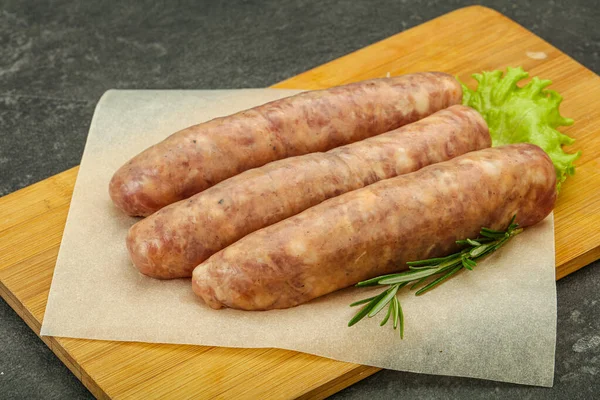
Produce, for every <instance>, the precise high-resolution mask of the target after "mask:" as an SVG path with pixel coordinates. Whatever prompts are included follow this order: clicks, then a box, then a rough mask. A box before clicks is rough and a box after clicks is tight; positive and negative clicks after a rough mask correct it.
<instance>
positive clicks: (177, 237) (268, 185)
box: [127, 105, 491, 279]
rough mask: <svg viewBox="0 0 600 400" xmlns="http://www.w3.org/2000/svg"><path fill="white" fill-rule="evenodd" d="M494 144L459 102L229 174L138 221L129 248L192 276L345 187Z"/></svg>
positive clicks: (169, 272) (149, 271)
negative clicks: (222, 253) (339, 143)
mask: <svg viewBox="0 0 600 400" xmlns="http://www.w3.org/2000/svg"><path fill="white" fill-rule="evenodd" d="M490 146H491V139H490V135H489V133H488V129H487V125H486V123H485V121H484V119H483V118H482V117H481V115H480V114H479V113H478V112H477V111H475V110H473V109H471V108H469V107H465V106H460V105H457V106H452V107H450V108H447V109H444V110H442V111H438V112H437V113H435V114H433V115H430V116H429V117H426V118H424V119H422V120H420V121H417V122H414V123H412V124H409V125H406V126H404V127H401V128H398V129H396V130H394V131H391V132H388V133H385V134H382V135H378V136H375V137H372V138H370V139H365V140H363V141H360V142H356V143H353V144H350V145H347V146H343V147H338V148H335V149H333V150H330V151H329V152H328V153H312V154H307V155H304V156H298V157H292V158H287V159H284V160H280V161H275V162H272V163H269V164H267V165H265V166H263V167H260V168H256V169H252V170H249V171H246V172H243V173H241V174H239V175H236V176H234V177H232V178H229V179H227V180H225V181H223V182H221V183H219V184H217V185H215V186H213V187H211V188H209V189H207V190H205V191H204V192H202V193H198V194H197V195H195V196H192V197H190V198H189V199H187V200H183V201H180V202H177V203H174V204H171V205H169V206H167V207H164V208H163V209H161V210H159V211H158V212H156V213H155V214H153V215H151V216H150V217H148V218H146V219H144V220H142V221H140V222H138V223H137V224H135V225H134V226H133V227H132V228H131V229H130V230H129V234H128V235H127V248H128V250H129V255H130V257H131V259H132V261H133V263H134V264H135V265H136V266H137V267H138V269H139V270H140V271H141V272H142V273H144V274H146V275H148V276H152V277H155V278H162V279H169V278H179V277H189V276H191V275H192V271H193V270H194V268H195V267H196V266H197V265H198V264H200V263H201V262H203V261H205V260H206V259H207V258H208V257H210V256H211V255H213V254H214V253H216V252H217V251H219V250H221V249H223V248H225V247H227V246H228V245H230V244H231V243H234V242H235V241H237V240H238V239H241V238H242V237H244V236H246V235H247V234H249V233H251V232H254V231H256V230H258V229H260V228H264V227H265V226H269V225H272V224H274V223H276V222H278V221H281V220H283V219H285V218H288V217H290V216H292V215H295V214H297V213H299V212H301V211H303V210H306V209H307V208H309V207H312V206H314V205H316V204H319V203H320V202H322V201H324V200H326V199H329V198H331V197H335V196H338V195H340V194H342V193H346V192H350V191H352V190H355V189H359V188H362V187H364V186H367V185H370V184H372V183H374V182H377V181H380V180H382V179H388V178H392V177H394V176H398V175H402V174H406V173H409V172H412V171H416V170H417V169H419V168H421V167H424V166H425V165H429V164H433V163H437V162H440V161H445V160H448V159H451V158H453V157H456V156H459V155H461V154H464V153H467V152H469V151H474V150H479V149H483V148H486V147H490Z"/></svg>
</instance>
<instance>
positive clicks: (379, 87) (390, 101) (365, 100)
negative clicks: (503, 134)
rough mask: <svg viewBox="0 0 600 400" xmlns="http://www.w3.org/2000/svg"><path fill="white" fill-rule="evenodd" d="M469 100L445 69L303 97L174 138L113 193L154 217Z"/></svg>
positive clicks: (118, 201) (113, 186) (141, 158)
mask: <svg viewBox="0 0 600 400" xmlns="http://www.w3.org/2000/svg"><path fill="white" fill-rule="evenodd" d="M461 98H462V89H461V87H460V84H459V83H458V82H457V81H456V79H454V78H453V77H452V76H450V75H448V74H445V73H441V72H423V73H417V74H408V75H403V76H398V77H392V78H382V79H373V80H368V81H363V82H357V83H352V84H349V85H345V86H338V87H334V88H331V89H327V90H320V91H312V92H304V93H300V94H298V95H295V96H291V97H287V98H284V99H280V100H276V101H273V102H270V103H267V104H264V105H262V106H258V107H255V108H252V109H249V110H246V111H242V112H239V113H237V114H233V115H230V116H228V117H223V118H216V119H213V120H211V121H208V122H205V123H202V124H199V125H195V126H192V127H189V128H187V129H184V130H182V131H179V132H177V133H175V134H173V135H171V136H169V137H168V138H167V139H165V140H164V141H162V142H160V143H158V144H156V145H154V146H152V147H150V148H148V149H146V150H145V151H143V152H142V153H140V154H138V155H137V156H135V157H134V158H133V159H131V160H130V161H129V162H127V163H126V164H125V165H123V166H122V167H121V168H120V169H119V170H118V171H117V172H116V173H115V175H114V176H113V177H112V179H111V181H110V185H109V194H110V197H111V198H112V200H113V202H114V204H115V205H116V206H117V207H119V208H120V209H121V210H123V211H125V212H126V213H127V214H129V215H139V216H148V215H150V214H152V213H154V212H155V211H157V210H159V209H161V208H162V207H164V206H166V205H168V204H171V203H174V202H176V201H179V200H182V199H185V198H188V197H190V196H192V195H194V194H196V193H199V192H201V191H203V190H205V189H207V188H209V187H211V186H213V185H215V184H216V183H218V182H221V181H223V180H225V179H227V178H230V177H232V176H234V175H237V174H239V173H240V172H243V171H246V170H248V169H251V168H256V167H260V166H262V165H264V164H267V163H268V162H271V161H275V160H279V159H282V158H286V157H292V156H298V155H302V154H307V153H313V152H318V151H327V150H330V149H332V148H334V147H338V146H341V145H345V144H348V143H352V142H356V141H358V140H362V139H365V138H367V137H371V136H374V135H378V134H380V133H384V132H388V131H390V130H392V129H396V128H398V127H400V126H402V125H406V124H408V123H411V122H414V121H417V120H419V119H421V118H423V117H426V116H427V115H430V114H432V113H434V112H436V111H438V110H441V109H443V108H446V107H449V106H451V105H454V104H459V103H460V102H461Z"/></svg>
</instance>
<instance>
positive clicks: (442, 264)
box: [348, 215, 523, 338]
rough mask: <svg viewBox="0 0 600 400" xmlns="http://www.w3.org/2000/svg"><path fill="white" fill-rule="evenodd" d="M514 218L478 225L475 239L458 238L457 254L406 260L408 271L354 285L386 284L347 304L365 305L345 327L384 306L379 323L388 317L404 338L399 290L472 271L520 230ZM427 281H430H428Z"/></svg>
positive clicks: (434, 284) (430, 285)
mask: <svg viewBox="0 0 600 400" xmlns="http://www.w3.org/2000/svg"><path fill="white" fill-rule="evenodd" d="M515 218H516V215H515V216H513V217H512V219H511V220H510V223H509V224H508V227H507V228H506V230H505V231H497V230H494V229H489V228H481V231H480V232H479V237H477V238H476V239H464V240H457V241H456V243H457V244H459V245H464V246H465V248H463V249H462V250H461V251H459V252H458V253H454V254H451V255H449V256H446V257H437V258H430V259H427V260H419V261H410V262H407V263H406V264H407V265H408V268H409V269H408V270H407V271H403V272H399V273H396V274H388V275H382V276H378V277H376V278H372V279H368V280H366V281H362V282H359V283H357V284H356V286H359V287H363V286H376V285H386V286H388V287H387V288H386V290H384V291H383V292H381V293H380V294H378V295H377V296H373V297H369V298H367V299H363V300H359V301H356V302H354V303H352V304H350V307H355V306H358V305H362V304H365V305H364V306H363V307H362V308H361V309H360V311H358V312H357V313H356V315H354V317H353V318H352V319H351V320H350V322H348V326H352V325H354V324H356V323H357V322H359V321H360V320H361V319H363V318H364V317H367V316H368V317H369V318H372V317H374V316H375V315H377V314H378V313H379V312H380V311H381V310H383V309H384V308H385V307H386V306H387V307H388V309H387V312H386V315H385V317H384V318H383V320H382V321H381V324H380V325H381V326H383V325H385V324H387V322H388V321H390V320H391V321H392V325H393V327H394V329H396V328H400V338H404V313H403V311H402V307H401V305H400V301H399V300H398V297H397V296H396V295H397V293H398V291H399V290H400V289H402V288H403V287H404V286H407V285H408V284H412V285H411V286H410V290H415V289H417V288H418V287H419V286H422V285H423V284H425V286H423V287H421V288H420V289H419V290H417V291H416V292H415V295H417V296H420V295H422V294H423V293H426V292H428V291H430V290H431V289H433V288H435V287H437V286H439V285H440V284H442V283H443V282H445V281H446V280H447V279H448V278H450V277H451V276H452V275H454V274H456V273H458V272H459V271H460V270H462V269H463V268H465V269H468V270H469V271H472V270H473V268H474V267H475V266H477V262H476V260H479V259H481V258H483V257H485V256H488V255H489V254H491V253H493V252H494V251H496V250H498V249H499V248H500V247H502V246H504V244H506V242H507V241H508V240H510V239H511V238H512V237H514V236H516V235H518V234H519V233H521V232H523V228H519V225H518V224H517V223H515ZM430 278H431V279H430ZM429 280H430V282H429V283H427V281H429Z"/></svg>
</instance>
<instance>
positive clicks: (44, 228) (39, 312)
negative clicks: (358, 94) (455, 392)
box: [0, 6, 600, 399]
mask: <svg viewBox="0 0 600 400" xmlns="http://www.w3.org/2000/svg"><path fill="white" fill-rule="evenodd" d="M532 53H536V54H532ZM540 56H542V57H543V56H545V58H542V59H540V58H541V57H540ZM518 65H521V66H523V68H524V69H525V70H526V71H529V72H530V73H531V74H532V75H539V76H541V77H543V78H549V79H552V80H553V81H554V84H553V85H552V86H551V88H553V89H555V90H557V91H558V92H559V93H561V94H562V95H563V96H564V98H565V99H566V100H565V101H564V103H563V105H562V107H561V112H562V114H563V115H565V116H567V117H570V118H573V119H575V124H574V125H573V126H571V127H568V128H566V129H563V132H566V133H567V134H569V135H570V136H572V137H575V138H576V139H577V142H576V144H575V145H574V146H572V148H571V149H568V150H569V151H574V150H575V149H582V150H583V156H582V157H581V159H579V160H578V161H577V163H576V164H577V174H576V175H575V177H572V178H569V179H568V180H567V182H566V184H565V185H563V189H562V192H561V194H560V197H559V201H558V204H557V206H556V209H555V223H556V263H557V278H558V279H560V278H561V277H564V276H566V275H568V274H569V273H571V272H573V271H575V270H577V269H579V268H581V267H583V266H585V265H587V264H589V263H590V262H592V261H594V260H596V259H598V258H600V230H599V229H598V226H600V196H598V194H599V193H600V136H598V135H599V132H600V109H599V108H598V107H597V104H600V78H599V77H598V76H596V75H595V74H594V73H592V72H591V71H589V70H587V69H586V68H584V67H583V66H581V65H580V64H578V63H577V62H575V61H574V60H572V59H571V58H569V57H568V56H566V55H565V54H563V53H561V52H560V51H559V50H557V49H556V48H554V47H552V46H551V45H549V44H548V43H546V42H544V41H543V40H542V39H540V38H538V37H537V36H535V35H533V34H532V33H531V32H529V31H527V30H525V29H524V28H522V27H521V26H519V25H517V24H516V23H514V22H512V21H510V20H509V19H507V18H506V17H504V16H502V15H501V14H499V13H497V12H495V11H493V10H490V9H487V8H484V7H479V6H473V7H468V8H464V9H460V10H457V11H454V12H452V13H450V14H446V15H444V16H442V17H440V18H437V19H435V20H432V21H430V22H427V23H425V24H423V25H420V26H418V27H416V28H413V29H410V30H408V31H406V32H403V33H401V34H398V35H395V36H392V37H390V38H388V39H386V40H383V41H381V42H379V43H376V44H374V45H371V46H369V47H366V48H364V49H362V50H359V51H357V52H354V53H352V54H349V55H347V56H344V57H342V58H339V59H337V60H335V61H332V62H330V63H328V64H325V65H323V66H320V67H318V68H315V69H313V70H311V71H308V72H305V73H303V74H301V75H298V76H296V77H293V78H291V79H288V80H286V81H284V82H281V83H279V84H277V85H275V86H274V87H279V88H293V89H319V88H326V87H329V86H333V85H339V84H343V83H348V82H352V81H358V80H362V79H367V78H373V77H382V76H385V75H386V74H387V73H388V72H389V73H391V74H392V75H396V74H401V73H409V72H417V71H423V70H441V71H446V72H449V73H453V74H457V75H458V76H459V78H460V79H461V80H463V81H465V82H467V83H468V84H470V85H473V84H474V81H473V80H472V79H471V78H470V77H469V76H470V74H471V73H474V72H479V71H481V70H491V69H500V68H502V69H504V68H505V67H506V66H518ZM597 136H598V137H597ZM76 176H77V168H73V169H70V170H68V171H65V172H63V173H61V174H58V175H55V176H53V177H51V178H48V179H46V180H44V181H42V182H39V183H37V184H35V185H32V186H29V187H27V188H25V189H22V190H20V191H18V192H15V193H12V194H10V195H8V196H5V197H3V198H0V294H1V295H2V297H3V298H4V299H5V300H6V301H7V302H8V303H9V304H10V305H11V307H13V308H14V309H15V310H16V311H17V313H18V314H19V315H20V316H21V317H22V318H23V319H24V320H25V322H27V324H28V325H29V326H30V327H31V328H32V329H33V330H34V331H35V332H36V333H38V334H39V331H40V326H41V321H42V318H43V316H44V310H45V307H46V300H47V298H48V292H49V289H50V283H51V279H52V273H53V270H54V264H55V262H56V257H57V254H58V249H59V245H60V240H61V237H62V232H63V229H64V224H65V220H66V217H67V212H68V210H69V202H70V198H71V194H72V191H73V186H74V184H75V179H76ZM42 340H43V341H44V342H45V343H46V344H47V345H48V346H49V347H50V348H51V349H52V351H54V353H55V354H56V355H57V356H58V357H59V358H60V359H61V360H62V361H63V362H64V363H65V364H66V365H67V367H69V369H70V370H71V371H72V372H73V373H74V374H75V375H76V376H77V378H79V379H80V380H81V381H82V382H83V384H84V385H85V386H86V387H87V388H88V389H89V390H90V391H91V392H92V393H93V394H94V395H95V396H96V397H99V398H144V399H147V398H191V397H193V398H213V397H218V398H224V397H227V398H266V397H268V398H272V399H276V398H295V397H303V398H324V397H326V396H328V395H330V394H332V393H335V392H336V391H339V390H341V389H342V388H344V387H347V386H349V385H351V384H353V383H354V382H357V381H359V380H361V379H363V378H365V377H367V376H369V375H371V374H373V373H375V372H376V371H378V369H377V368H372V367H365V366H361V365H355V364H348V363H343V362H338V361H333V360H329V359H325V358H320V357H317V356H312V355H307V354H303V353H297V352H293V351H287V350H279V349H232V348H217V347H203V346H185V345H164V344H149V343H125V342H108V341H93V340H82V339H67V338H56V337H43V338H42Z"/></svg>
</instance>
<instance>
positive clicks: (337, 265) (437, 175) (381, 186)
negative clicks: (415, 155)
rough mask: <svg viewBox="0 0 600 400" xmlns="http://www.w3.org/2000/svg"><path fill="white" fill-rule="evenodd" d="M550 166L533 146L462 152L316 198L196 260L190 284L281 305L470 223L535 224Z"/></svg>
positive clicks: (427, 249) (454, 236) (234, 299)
mask: <svg viewBox="0 0 600 400" xmlns="http://www.w3.org/2000/svg"><path fill="white" fill-rule="evenodd" d="M555 200H556V173H555V171H554V166H553V164H552V161H551V160H550V158H549V157H548V156H547V155H546V153H544V151H543V150H542V149H540V148H539V147H537V146H535V145H532V144H527V143H521V144H514V145H508V146H503V147H496V148H491V149H485V150H479V151H476V152H471V153H468V154H465V155H462V156H459V157H456V158H454V159H452V160H449V161H445V162H442V163H438V164H434V165H431V166H428V167H425V168H423V169H421V170H419V171H416V172H413V173H410V174H407V175H402V176H399V177H396V178H391V179H387V180H383V181H380V182H377V183H375V184H373V185H370V186H367V187H365V188H362V189H358V190H355V191H353V192H349V193H346V194H343V195H341V196H338V197H334V198H332V199H329V200H326V201H324V202H323V203H321V204H318V205H316V206H314V207H312V208H309V209H308V210H306V211H304V212H302V213H300V214H297V215H295V216H293V217H290V218H288V219H285V220H283V221H281V222H278V223H276V224H274V225H271V226H269V227H266V228H263V229H261V230H258V231H256V232H253V233H251V234H249V235H247V236H246V237H244V238H242V239H241V240H239V241H237V242H236V243H234V244H232V245H231V246H229V247H227V248H225V249H224V250H222V251H220V252H218V253H216V254H215V255H213V256H212V257H210V258H209V259H208V260H207V261H205V262H204V263H202V264H200V265H199V266H198V267H197V268H196V269H195V270H194V273H193V278H192V281H193V289H194V291H195V292H196V294H198V295H199V296H201V297H202V298H203V299H204V301H205V302H206V303H207V304H208V305H209V306H211V307H213V308H220V307H223V306H225V307H231V308H237V309H242V310H269V309H277V308H287V307H292V306H296V305H298V304H301V303H304V302H306V301H309V300H311V299H314V298H316V297H319V296H322V295H324V294H327V293H331V292H333V291H335V290H338V289H342V288H345V287H347V286H350V285H353V284H355V283H357V282H359V281H362V280H365V279H369V278H373V277H375V276H379V275H382V274H389V273H393V272H396V271H398V270H401V269H403V268H404V267H403V266H404V265H405V263H406V262H407V261H411V260H419V259H425V258H430V257H439V256H442V255H446V254H449V253H451V252H453V251H456V250H457V245H456V243H455V241H456V240H458V239H464V238H472V237H476V236H477V234H478V232H479V230H480V228H481V227H483V226H485V227H490V228H492V229H503V228H505V227H506V225H507V224H508V222H509V221H510V219H511V217H512V216H513V215H515V214H516V215H517V222H518V223H519V224H520V225H521V226H524V227H525V226H529V225H533V224H535V223H537V222H539V221H541V220H542V219H543V218H544V217H546V216H547V215H548V214H549V213H550V211H551V210H552V208H553V206H554V203H555Z"/></svg>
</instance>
